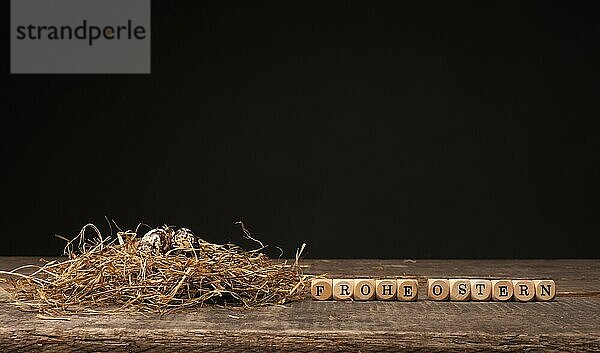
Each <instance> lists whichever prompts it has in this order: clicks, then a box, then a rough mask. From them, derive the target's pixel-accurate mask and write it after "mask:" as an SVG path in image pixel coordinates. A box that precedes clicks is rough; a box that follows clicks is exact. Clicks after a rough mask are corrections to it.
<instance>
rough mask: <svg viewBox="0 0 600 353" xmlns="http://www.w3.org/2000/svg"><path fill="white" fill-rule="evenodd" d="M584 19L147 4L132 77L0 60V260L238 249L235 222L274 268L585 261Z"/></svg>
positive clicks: (493, 12) (524, 8) (591, 172)
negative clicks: (147, 44) (263, 248)
mask: <svg viewBox="0 0 600 353" xmlns="http://www.w3.org/2000/svg"><path fill="white" fill-rule="evenodd" d="M8 6H9V5H8V2H4V4H3V7H4V8H5V9H6V11H3V13H4V17H5V19H6V20H7V21H8V15H9V12H8ZM596 7H597V6H596ZM597 10H598V9H597V8H591V7H590V6H586V5H585V4H584V3H576V2H570V1H569V2H567V1H565V2H562V3H557V2H552V1H540V2H538V3H532V2H528V3H523V2H521V1H512V2H494V3H493V4H492V2H473V3H465V2H443V3H430V2H424V1H416V2H412V3H410V4H408V3H405V2H397V3H395V5H393V6H392V5H383V4H382V3H375V2H368V1H364V2H334V1H325V2H324V1H316V2H309V1H300V2H298V1H295V2H290V1H284V2H281V1H274V2H259V1H246V2H242V3H235V4H234V3H232V2H228V1H213V2H210V3H207V2H204V1H160V2H159V1H153V3H152V21H153V22H152V74H151V75H71V76H68V75H64V76H57V75H9V74H8V72H9V52H8V51H5V52H4V53H3V54H2V58H3V61H4V71H5V75H4V79H3V85H4V87H5V88H6V89H7V90H8V92H7V93H6V94H5V95H4V96H3V97H2V98H1V99H0V101H1V102H2V110H3V112H2V139H0V143H1V146H2V150H1V153H2V154H1V158H2V160H1V161H2V173H1V176H0V178H1V179H0V180H1V186H2V188H1V191H0V192H1V195H2V201H1V210H0V217H1V218H0V219H1V222H0V234H1V236H2V244H1V245H0V255H24V254H29V255H52V254H59V253H60V252H61V251H62V246H63V242H62V241H61V240H59V239H57V238H55V237H54V236H53V235H54V234H55V233H56V234H61V235H64V236H68V237H71V236H74V235H76V233H77V232H78V231H79V229H80V228H81V226H83V225H84V224H85V223H87V222H93V223H96V224H98V225H99V226H100V227H101V228H102V229H103V230H104V231H108V227H107V225H106V221H105V220H104V216H108V217H110V218H113V219H115V220H116V221H117V223H119V224H120V225H121V227H123V228H133V227H135V225H136V224H137V222H146V223H148V224H152V225H158V224H164V223H168V224H173V225H179V226H187V227H189V228H192V229H193V230H194V231H195V232H196V233H197V234H201V235H202V236H203V237H204V238H205V239H207V240H210V241H213V242H225V241H230V240H231V241H234V242H237V243H241V244H243V245H250V244H249V243H248V242H247V241H245V240H244V239H242V238H241V232H240V230H239V229H238V228H237V227H236V226H235V225H234V222H235V221H237V220H243V221H245V222H246V224H247V225H248V227H249V228H250V229H251V230H252V231H253V232H254V234H255V236H256V237H257V238H260V239H261V240H263V241H264V242H266V243H269V244H272V245H278V246H280V247H282V248H283V249H284V250H285V251H286V254H287V255H288V256H292V255H293V252H294V250H295V249H296V247H297V246H299V245H300V244H301V243H302V242H307V243H308V248H307V257H313V258H314V257H331V258H338V257H339V258H343V257H367V258H427V257H435V258H462V257H464V258H538V257H541V258H546V257H547V258H554V257H597V256H598V251H597V248H596V247H595V238H596V236H597V235H598V231H599V230H600V226H599V222H598V215H599V212H598V211H599V200H600V198H599V196H600V195H599V192H598V181H599V180H600V176H599V168H598V166H599V162H600V161H599V158H598V151H599V150H600V149H599V146H598V145H599V143H598V140H597V139H596V137H597V136H598V133H597V131H598V130H596V129H594V128H593V126H594V125H595V124H594V123H595V121H594V120H596V119H597V118H598V112H600V109H598V108H599V99H598V98H599V94H598V92H599V82H600V75H599V70H598V65H599V64H598V63H599V62H600V56H599V54H600V44H599V43H600V42H599V38H600V36H599V35H600V30H599V21H598V20H597V19H598V18H599V17H598V15H600V13H599V12H598V11H597ZM3 28H4V31H5V34H6V35H4V36H3V38H4V39H3V40H4V41H5V42H4V47H5V48H8V42H9V41H8V38H9V37H8V33H7V32H8V26H4V27H3Z"/></svg>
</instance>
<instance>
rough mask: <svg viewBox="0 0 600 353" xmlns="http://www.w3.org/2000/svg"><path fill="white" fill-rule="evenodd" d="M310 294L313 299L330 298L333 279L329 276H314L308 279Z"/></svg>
mask: <svg viewBox="0 0 600 353" xmlns="http://www.w3.org/2000/svg"><path fill="white" fill-rule="evenodd" d="M310 294H311V295H312V297H313V299H315V300H330V299H331V297H332V294H333V281H332V280H331V279H329V278H315V279H313V280H312V281H310Z"/></svg>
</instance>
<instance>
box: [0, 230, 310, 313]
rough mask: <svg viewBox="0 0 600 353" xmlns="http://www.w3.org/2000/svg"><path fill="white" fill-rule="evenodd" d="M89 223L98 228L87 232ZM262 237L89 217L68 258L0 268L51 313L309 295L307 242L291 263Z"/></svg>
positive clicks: (162, 309)
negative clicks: (208, 234)
mask: <svg viewBox="0 0 600 353" xmlns="http://www.w3.org/2000/svg"><path fill="white" fill-rule="evenodd" d="M241 225H242V229H243V230H244V232H245V233H246V236H247V237H248V238H250V239H252V240H255V239H254V238H252V237H250V234H249V232H248V231H247V230H246V228H244V226H243V224H241ZM89 230H93V231H94V232H95V236H94V237H92V238H91V239H89V240H88V239H86V237H85V234H86V231H89ZM257 242H258V243H259V244H260V245H261V247H260V248H258V249H256V250H251V251H246V250H243V249H241V248H240V247H238V246H235V245H233V244H225V245H218V244H212V243H209V242H207V241H204V240H202V239H200V238H197V237H195V236H194V235H193V234H192V232H191V231H190V230H188V229H185V228H181V229H178V230H175V229H174V228H171V227H167V226H165V227H160V228H155V229H152V230H150V231H149V232H147V233H146V234H145V235H144V236H143V237H138V234H137V230H136V231H127V232H118V233H117V236H116V237H115V238H114V239H111V237H102V235H101V234H100V231H99V230H98V228H96V227H95V226H94V225H92V224H88V225H86V226H85V227H84V228H83V229H82V230H81V232H80V233H79V235H78V236H77V237H75V238H74V239H72V240H70V241H68V243H67V246H66V247H65V255H66V256H67V259H63V260H56V261H50V262H46V263H44V264H43V265H42V266H35V265H27V266H22V267H20V268H17V269H14V270H13V271H10V272H5V271H1V272H0V274H1V275H2V276H1V279H2V281H4V282H8V283H9V284H11V286H10V287H9V292H10V294H11V296H12V297H13V299H14V303H15V304H16V305H18V306H19V307H21V308H22V309H25V310H31V311H37V312H39V313H41V314H45V315H53V316H56V315H64V314H67V313H114V312H118V311H123V310H128V311H132V312H139V313H158V314H161V315H162V314H165V313H168V312H171V311H174V310H177V309H183V308H190V307H193V308H198V307H202V306H205V305H217V306H225V307H231V308H252V307H258V306H264V305H277V304H284V303H286V302H289V301H293V300H298V299H302V298H304V296H305V293H304V289H305V283H306V280H307V278H306V277H305V276H303V274H302V272H301V270H300V266H299V264H298V258H299V257H300V254H301V253H302V250H303V248H304V245H303V246H302V248H301V249H300V250H298V251H297V252H296V261H295V262H293V263H288V262H287V261H281V260H277V261H274V260H271V259H269V258H268V257H267V256H266V255H265V254H264V253H263V252H261V251H262V250H263V249H264V246H262V243H260V242H259V241H257ZM76 244H78V246H77V247H76V249H75V250H74V248H75V245H76ZM32 271H33V272H32ZM25 273H28V274H25Z"/></svg>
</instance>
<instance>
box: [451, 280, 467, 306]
mask: <svg viewBox="0 0 600 353" xmlns="http://www.w3.org/2000/svg"><path fill="white" fill-rule="evenodd" d="M449 284H450V300H454V301H467V300H469V298H470V297H471V282H469V280H468V279H456V278H454V279H450V280H449Z"/></svg>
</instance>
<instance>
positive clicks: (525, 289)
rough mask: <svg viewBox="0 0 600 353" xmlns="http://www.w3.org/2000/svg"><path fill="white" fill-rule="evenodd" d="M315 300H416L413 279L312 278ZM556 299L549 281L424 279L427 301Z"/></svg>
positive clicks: (417, 285)
mask: <svg viewBox="0 0 600 353" xmlns="http://www.w3.org/2000/svg"><path fill="white" fill-rule="evenodd" d="M310 287H311V288H310V290H311V295H312V297H313V299H315V300H331V299H334V300H401V301H414V300H417V298H418V293H419V284H418V282H417V280H416V279H411V278H398V279H377V280H375V279H370V278H355V279H330V278H315V279H313V280H312V282H311V286H310ZM555 296H556V285H555V283H554V281H553V280H550V279H544V280H529V279H517V280H510V279H498V280H488V279H456V278H453V279H428V280H427V297H428V298H429V299H430V300H452V301H469V300H472V301H489V300H494V301H509V300H515V301H521V302H528V301H532V300H536V301H549V300H553V299H554V297H555Z"/></svg>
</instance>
